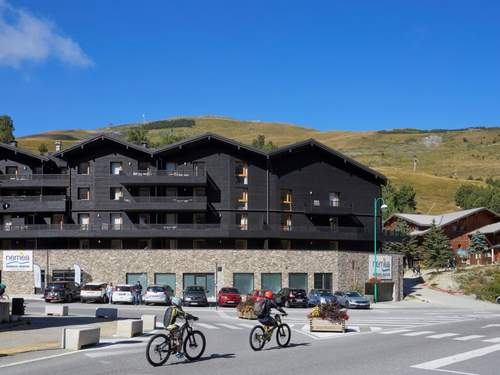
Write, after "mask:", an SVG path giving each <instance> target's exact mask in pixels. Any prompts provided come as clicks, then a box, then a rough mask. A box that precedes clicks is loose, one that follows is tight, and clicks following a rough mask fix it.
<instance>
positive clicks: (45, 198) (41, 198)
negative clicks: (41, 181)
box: [0, 195, 66, 202]
mask: <svg viewBox="0 0 500 375" xmlns="http://www.w3.org/2000/svg"><path fill="white" fill-rule="evenodd" d="M65 200H66V196H65V195H5V196H0V201H2V202H60V201H65Z"/></svg>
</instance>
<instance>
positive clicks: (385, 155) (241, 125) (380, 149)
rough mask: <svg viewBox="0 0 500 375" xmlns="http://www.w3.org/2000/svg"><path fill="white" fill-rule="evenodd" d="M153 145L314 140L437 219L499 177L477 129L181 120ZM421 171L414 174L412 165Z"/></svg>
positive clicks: (498, 142)
mask: <svg viewBox="0 0 500 375" xmlns="http://www.w3.org/2000/svg"><path fill="white" fill-rule="evenodd" d="M131 126H137V124H124V125H120V126H113V127H112V128H109V127H108V128H101V129H96V130H92V131H87V130H65V131H50V132H46V133H41V134H36V135H31V136H26V137H20V138H18V141H19V145H20V146H21V147H26V148H28V149H31V150H33V151H36V150H37V149H38V146H39V144H41V143H45V144H47V146H48V148H49V150H53V147H54V146H53V143H54V141H55V140H62V141H63V144H64V146H65V147H67V146H68V145H70V144H72V143H74V142H77V141H79V140H81V139H84V138H87V137H90V136H92V135H94V134H96V133H100V132H107V133H113V134H114V135H118V136H124V137H125V135H126V132H127V129H128V128H129V127H131ZM145 126H146V127H147V128H149V130H148V135H149V137H150V140H151V141H152V142H158V141H159V140H160V138H161V136H162V135H164V134H168V133H173V134H175V135H178V136H185V137H187V136H192V135H196V134H201V133H205V132H212V133H217V134H220V135H222V136H225V137H228V138H232V139H236V140H238V141H240V142H243V143H251V142H252V140H253V139H254V138H255V137H256V136H257V135H258V134H263V135H265V136H266V139H267V140H270V141H272V142H273V143H275V144H277V145H279V146H282V145H286V144H290V143H294V142H297V141H300V140H303V139H306V138H315V139H317V140H318V141H320V142H323V143H325V144H327V145H328V146H330V147H332V148H334V149H337V150H339V151H341V152H343V153H345V154H347V155H349V156H351V157H353V158H354V159H356V160H359V161H360V162H362V163H365V164H366V165H368V166H370V167H372V168H374V169H376V170H379V171H380V172H382V173H384V174H386V175H387V176H388V177H389V178H390V179H391V180H392V181H393V182H394V183H396V184H401V183H404V182H409V183H411V184H412V185H414V186H415V189H416V191H417V198H418V210H419V211H421V212H429V213H438V212H443V211H451V210H454V209H456V207H455V204H454V199H453V198H454V193H455V190H456V189H457V187H458V186H460V184H462V183H475V184H481V183H482V182H481V181H473V180H470V179H471V178H472V179H474V180H479V179H485V178H487V177H500V128H475V129H464V130H453V131H446V130H442V131H431V132H423V131H418V130H411V129H405V130H393V131H381V132H374V131H370V132H348V131H328V132H321V131H318V130H315V129H309V128H304V127H300V126H295V125H291V124H284V123H273V122H260V121H240V120H235V119H230V118H225V117H209V116H206V117H182V118H175V119H168V120H161V121H154V122H149V123H146V124H145ZM415 158H416V159H417V169H416V171H415V172H414V171H413V160H414V159H415Z"/></svg>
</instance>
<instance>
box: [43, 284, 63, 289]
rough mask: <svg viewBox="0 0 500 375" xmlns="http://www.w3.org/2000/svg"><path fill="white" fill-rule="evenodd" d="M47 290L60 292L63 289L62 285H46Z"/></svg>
mask: <svg viewBox="0 0 500 375" xmlns="http://www.w3.org/2000/svg"><path fill="white" fill-rule="evenodd" d="M47 289H52V290H62V289H64V284H48V285H47Z"/></svg>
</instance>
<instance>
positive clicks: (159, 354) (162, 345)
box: [146, 333, 171, 366]
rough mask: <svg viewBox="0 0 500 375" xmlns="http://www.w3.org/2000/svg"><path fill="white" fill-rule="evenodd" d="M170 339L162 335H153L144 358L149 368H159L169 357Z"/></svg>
mask: <svg viewBox="0 0 500 375" xmlns="http://www.w3.org/2000/svg"><path fill="white" fill-rule="evenodd" d="M170 352H171V348H170V337H169V336H168V335H165V334H163V333H160V334H158V335H154V336H153V337H151V339H150V340H149V342H148V346H147V347H146V358H147V360H148V362H149V363H150V364H151V366H161V365H163V364H164V363H165V362H167V360H168V357H170Z"/></svg>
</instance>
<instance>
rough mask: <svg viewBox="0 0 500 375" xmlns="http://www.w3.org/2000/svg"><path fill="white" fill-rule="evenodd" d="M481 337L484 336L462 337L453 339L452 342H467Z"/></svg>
mask: <svg viewBox="0 0 500 375" xmlns="http://www.w3.org/2000/svg"><path fill="white" fill-rule="evenodd" d="M481 337H484V336H483V335H470V336H462V337H455V338H454V339H453V340H457V341H469V340H474V339H479V338H481Z"/></svg>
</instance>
